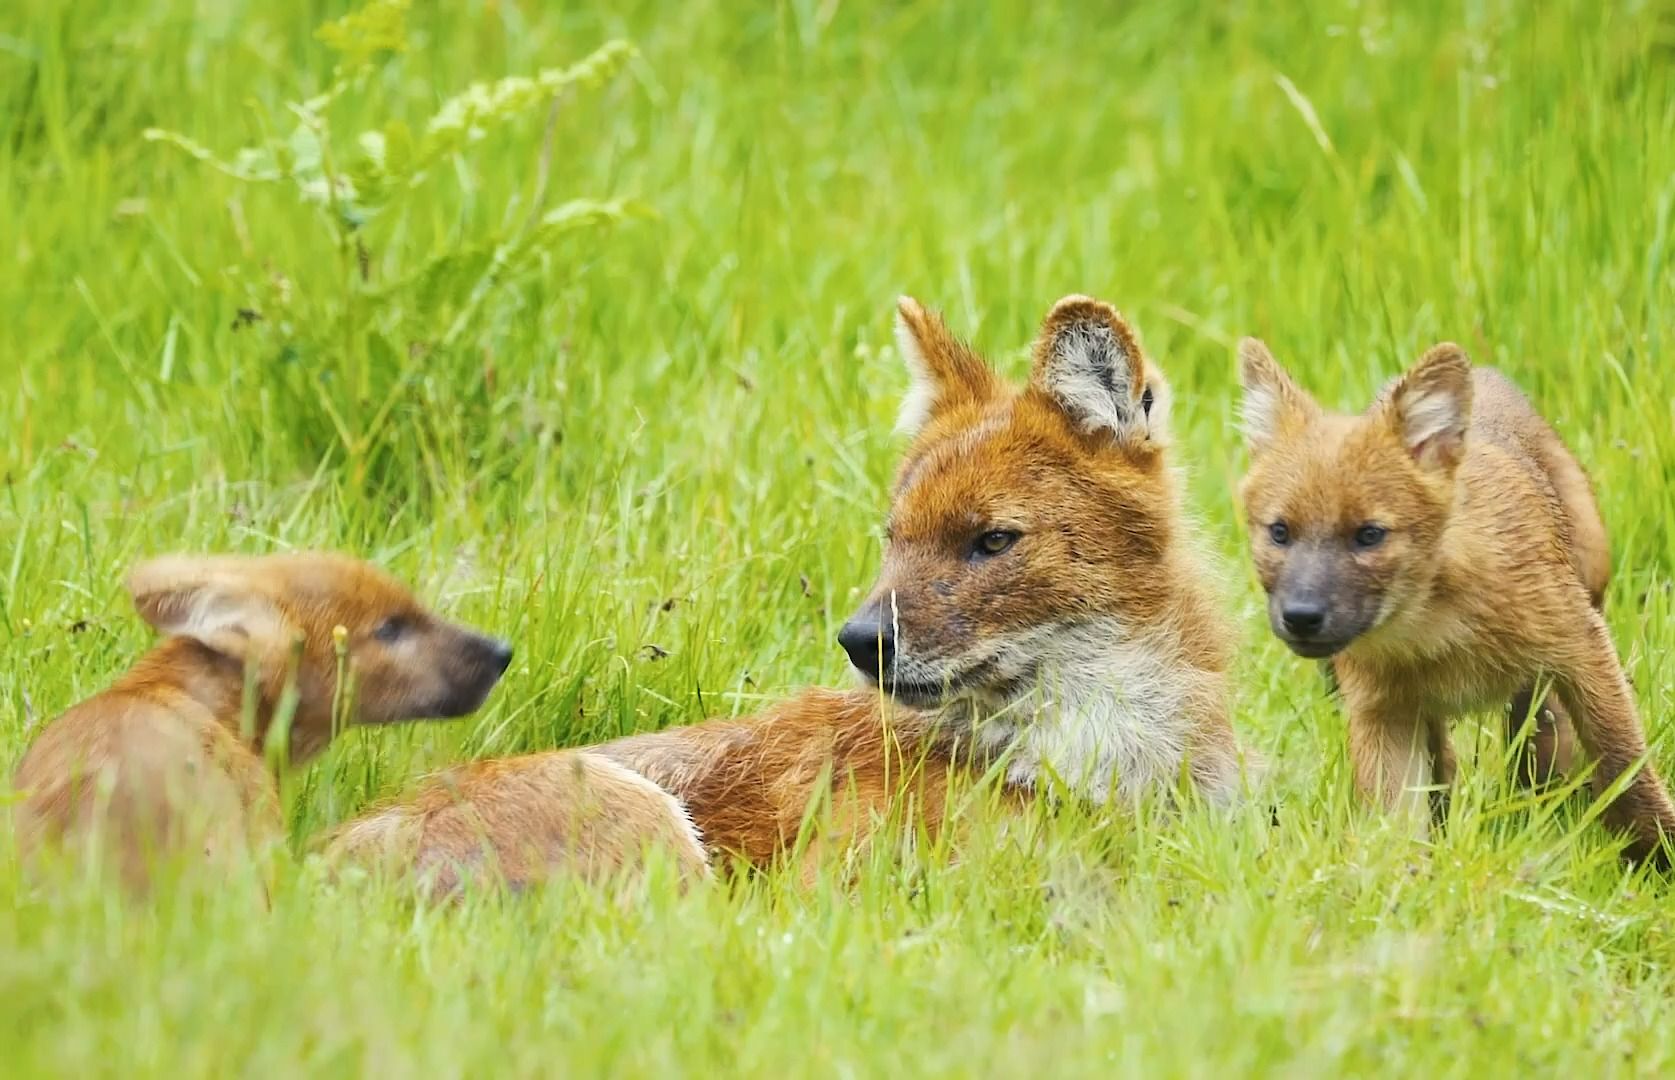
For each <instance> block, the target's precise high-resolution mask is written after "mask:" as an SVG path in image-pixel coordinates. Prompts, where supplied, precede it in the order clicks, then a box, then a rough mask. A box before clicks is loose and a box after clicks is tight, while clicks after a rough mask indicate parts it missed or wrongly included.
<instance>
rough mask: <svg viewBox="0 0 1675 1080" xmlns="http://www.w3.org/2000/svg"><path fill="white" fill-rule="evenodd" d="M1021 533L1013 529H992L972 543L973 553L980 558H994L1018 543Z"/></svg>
mask: <svg viewBox="0 0 1675 1080" xmlns="http://www.w3.org/2000/svg"><path fill="white" fill-rule="evenodd" d="M1019 535H1020V534H1019V533H1017V532H1016V531H1014V530H1012V529H990V530H989V531H988V532H986V533H984V534H983V535H982V536H979V537H978V538H977V539H976V541H975V542H973V543H972V545H971V554H972V555H973V556H974V557H976V558H979V559H988V558H992V557H994V556H996V555H999V554H1000V553H1001V552H1003V551H1005V550H1006V549H1007V548H1009V547H1011V546H1012V545H1013V544H1016V543H1017V542H1018V537H1019Z"/></svg>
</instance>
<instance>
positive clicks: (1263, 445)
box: [1239, 337, 1320, 456]
mask: <svg viewBox="0 0 1675 1080" xmlns="http://www.w3.org/2000/svg"><path fill="white" fill-rule="evenodd" d="M1239 385H1240V386H1242V387H1243V388H1244V397H1243V398H1242V399H1241V401H1240V405H1239V411H1240V421H1241V426H1242V427H1243V428H1244V432H1245V446H1246V447H1247V448H1248V449H1249V450H1250V452H1251V454H1252V456H1255V455H1257V454H1263V453H1266V452H1267V451H1268V450H1269V449H1271V448H1272V447H1273V446H1274V444H1275V443H1277V442H1279V441H1280V440H1281V439H1283V438H1285V437H1286V436H1287V435H1288V434H1290V433H1292V432H1295V431H1298V430H1300V429H1301V428H1303V427H1305V426H1306V425H1307V424H1308V423H1309V422H1310V421H1312V420H1313V419H1314V418H1315V417H1317V416H1319V415H1320V406H1318V405H1316V404H1315V402H1314V399H1313V398H1311V397H1310V396H1309V395H1308V392H1307V391H1305V390H1304V389H1303V388H1302V387H1300V386H1298V385H1297V384H1296V383H1295V382H1294V381H1292V378H1291V376H1290V375H1288V374H1286V371H1285V369H1284V368H1282V367H1280V364H1279V361H1278V360H1275V359H1274V354H1273V353H1271V352H1269V351H1268V346H1266V345H1264V344H1262V342H1260V341H1258V340H1257V339H1256V338H1252V337H1248V338H1244V339H1243V340H1241V341H1240V342H1239Z"/></svg>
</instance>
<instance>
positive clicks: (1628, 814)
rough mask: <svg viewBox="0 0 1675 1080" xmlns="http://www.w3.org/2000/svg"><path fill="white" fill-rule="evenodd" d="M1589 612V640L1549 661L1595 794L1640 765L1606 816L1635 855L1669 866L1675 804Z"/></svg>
mask: <svg viewBox="0 0 1675 1080" xmlns="http://www.w3.org/2000/svg"><path fill="white" fill-rule="evenodd" d="M1586 617H1587V636H1586V641H1585V642H1584V643H1579V644H1578V645H1577V646H1576V647H1575V648H1574V649H1573V650H1572V651H1571V652H1570V653H1569V654H1568V655H1561V656H1557V657H1555V658H1554V660H1553V663H1552V664H1551V666H1552V667H1553V669H1554V671H1555V673H1556V676H1557V688H1558V692H1559V698H1560V700H1561V701H1563V702H1564V704H1565V707H1566V709H1568V710H1569V712H1570V715H1571V720H1572V721H1573V723H1574V724H1575V726H1576V734H1577V736H1578V737H1579V738H1580V739H1581V740H1582V746H1583V748H1584V749H1585V750H1587V751H1588V753H1589V754H1591V755H1592V756H1593V758H1594V761H1595V765H1594V775H1593V782H1594V791H1595V792H1596V793H1597V792H1602V791H1604V790H1605V789H1606V788H1608V787H1610V786H1611V785H1612V784H1613V783H1614V782H1615V781H1616V780H1617V779H1618V778H1619V777H1620V776H1622V774H1623V773H1624V772H1625V771H1626V770H1628V769H1631V768H1634V767H1635V766H1636V765H1637V764H1638V765H1639V771H1638V772H1637V773H1636V774H1635V776H1634V779H1633V780H1631V781H1630V782H1629V784H1628V787H1627V788H1625V789H1624V790H1623V792H1622V794H1620V795H1618V796H1617V798H1616V799H1615V800H1613V802H1612V804H1611V806H1610V807H1609V808H1608V809H1607V810H1606V812H1605V819H1606V821H1608V822H1609V823H1610V824H1611V825H1612V826H1614V827H1615V828H1618V829H1622V830H1624V831H1626V832H1627V833H1628V834H1629V837H1630V841H1629V847H1628V854H1629V856H1630V857H1631V858H1633V859H1637V860H1638V859H1648V858H1650V859H1654V860H1655V861H1657V862H1658V863H1659V864H1660V865H1667V863H1668V861H1669V851H1668V849H1667V848H1665V847H1664V837H1666V836H1667V837H1670V838H1671V839H1675V804H1671V803H1670V801H1669V794H1668V792H1667V791H1665V790H1664V786H1663V782H1662V781H1661V780H1659V779H1658V774H1657V772H1656V771H1655V770H1654V769H1653V768H1652V765H1651V762H1650V761H1646V762H1645V763H1644V764H1640V763H1641V760H1642V758H1644V757H1645V754H1646V736H1645V733H1644V732H1643V731H1642V729H1641V727H1640V717H1639V715H1638V714H1637V713H1636V711H1635V707H1634V697H1633V695H1632V694H1631V693H1630V692H1629V688H1628V680H1627V679H1625V678H1624V677H1623V668H1622V665H1621V664H1620V663H1618V661H1617V652H1616V650H1615V649H1614V648H1613V647H1612V645H1611V635H1610V632H1609V631H1608V630H1607V629H1606V626H1605V621H1604V620H1603V619H1602V618H1600V616H1599V614H1598V613H1597V612H1595V611H1593V610H1592V609H1591V608H1590V609H1588V611H1587V616H1586Z"/></svg>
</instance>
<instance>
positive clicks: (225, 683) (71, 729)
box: [16, 554, 512, 888]
mask: <svg viewBox="0 0 1675 1080" xmlns="http://www.w3.org/2000/svg"><path fill="white" fill-rule="evenodd" d="M128 589H129V591H130V592H131V593H132V594H133V598H134V605H135V607H136V608H138V609H139V613H140V615H141V616H142V617H144V619H145V620H146V621H147V622H148V623H150V624H151V625H152V626H154V627H156V628H157V630H158V631H160V632H161V633H162V634H164V635H165V640H164V641H163V642H162V643H161V644H159V645H158V646H157V647H156V648H154V649H152V650H151V651H150V652H149V653H147V654H145V655H144V656H142V657H141V658H140V659H139V661H138V662H137V663H135V665H134V666H133V668H132V669H130V670H129V671H128V672H127V674H125V675H123V676H122V677H121V678H120V679H118V680H117V681H116V683H115V684H114V685H113V686H112V687H111V688H110V689H108V690H106V691H105V692H104V693H102V694H99V695H98V696H96V697H93V698H90V699H88V700H87V701H84V702H82V703H81V704H80V705H77V706H75V707H74V708H72V709H71V710H70V711H69V712H66V713H65V714H64V715H62V716H60V717H58V718H57V719H56V720H54V721H53V722H52V723H50V724H48V725H47V726H46V728H45V729H44V730H43V731H42V732H41V734H40V736H39V738H37V739H36V740H35V742H34V744H33V745H31V746H30V747H29V749H28V751H27V752H26V753H25V754H24V756H23V760H22V762H21V763H19V765H18V769H17V776H16V786H17V789H18V791H19V793H20V794H21V796H22V800H21V803H20V805H19V807H18V809H17V811H16V814H17V817H16V827H17V831H18V838H19V847H20V850H21V851H22V853H23V854H24V855H25V856H30V855H33V854H35V853H36V851H37V850H38V849H39V848H41V847H42V846H43V845H45V844H48V843H54V842H65V841H88V842H92V843H94V844H96V845H98V847H99V848H100V851H101V853H108V854H110V855H111V856H112V857H113V860H114V865H115V867H116V868H117V869H118V870H119V872H120V873H121V876H122V877H123V879H124V880H125V881H126V882H127V883H128V884H130V885H132V886H134V887H136V888H142V887H143V886H144V885H145V884H146V883H147V881H148V879H149V876H150V870H151V868H152V864H153V862H154V860H155V859H156V858H157V857H159V856H167V855H170V854H174V853H180V852H190V851H195V850H197V849H198V848H200V847H201V849H202V850H203V852H204V854H205V855H206V856H208V857H210V858H211V859H221V858H224V857H226V856H228V855H233V854H237V853H240V852H248V851H250V850H252V849H253V848H256V847H259V846H261V845H264V844H266V843H269V842H271V841H275V840H278V839H279V838H280V837H282V835H283V830H282V826H281V822H280V815H279V800H278V792H277V790H276V787H275V784H274V780H273V776H272V774H271V773H270V772H269V769H268V767H267V765H266V764H265V763H264V761H263V758H262V748H263V746H264V743H265V741H266V739H267V736H268V732H269V727H270V725H271V724H272V723H273V722H274V721H275V717H276V714H278V715H279V716H281V717H283V716H284V715H285V714H286V713H287V712H288V713H289V716H290V720H289V753H290V758H291V760H292V761H298V762H300V761H305V760H307V759H308V758H310V757H313V756H314V755H315V754H317V753H318V752H319V751H320V750H321V749H322V748H324V747H325V745H326V744H327V743H328V742H329V741H330V740H331V738H332V736H333V734H334V730H333V725H334V710H336V709H339V708H340V707H342V706H346V705H348V704H350V703H351V702H352V711H351V712H350V715H349V717H348V718H349V719H351V720H356V721H359V722H361V723H369V724H381V723H390V722H393V721H399V720H418V719H422V718H426V717H453V716H463V715H465V714H466V713H469V712H471V711H473V710H474V709H476V708H477V707H478V706H479V705H481V704H482V703H483V699H484V698H485V697H486V696H487V695H488V692H489V690H490V689H492V688H493V687H494V684H495V683H496V682H497V681H498V680H499V679H500V675H501V673H502V672H504V671H505V670H506V665H507V664H508V663H509V662H510V660H511V655H512V654H511V649H510V648H509V647H508V646H507V645H506V644H505V643H503V642H500V641H496V640H494V639H492V638H487V637H484V636H482V635H481V634H477V633H474V632H472V631H470V630H466V629H464V628H462V627H458V626H454V625H452V624H450V623H447V622H444V621H443V620H441V619H439V618H437V617H436V616H435V615H433V614H431V613H430V612H428V611H426V610H425V609H424V608H423V607H421V606H420V605H419V603H418V601H417V600H415V599H414V598H413V596H412V594H411V593H409V592H408V591H407V589H405V588H404V587H403V586H402V585H401V584H400V583H398V582H396V581H395V580H394V579H392V578H390V577H389V576H388V575H387V574H384V573H383V572H381V571H379V570H378V569H376V568H375V567H372V566H370V565H368V564H366V563H362V562H358V561H356V560H353V559H348V558H344V557H341V556H336V555H323V554H304V555H272V556H267V557H260V558H243V557H231V556H219V557H201V556H184V555H181V556H169V557H165V558H160V559H156V560H153V561H151V562H147V563H144V564H143V565H141V566H139V567H138V568H137V569H135V570H134V571H133V573H132V574H131V575H130V576H129V578H128ZM338 628H341V633H339V630H338ZM334 635H335V636H334ZM339 638H340V639H341V645H340V644H339ZM340 648H341V649H342V651H343V656H342V657H341V659H340V657H339V655H338V653H339V649H340ZM340 672H348V673H349V676H348V681H349V682H351V683H352V685H340V682H339V673H340ZM282 702H285V704H284V705H282V704H281V703H282ZM293 703H294V711H293V710H291V708H290V706H291V705H292V704H293Z"/></svg>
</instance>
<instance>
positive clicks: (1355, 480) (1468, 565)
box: [1240, 339, 1675, 858]
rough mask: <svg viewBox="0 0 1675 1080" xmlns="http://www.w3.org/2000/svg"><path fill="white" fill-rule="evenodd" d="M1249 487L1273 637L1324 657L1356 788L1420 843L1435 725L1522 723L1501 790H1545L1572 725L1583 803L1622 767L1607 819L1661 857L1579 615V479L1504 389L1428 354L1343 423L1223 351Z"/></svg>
mask: <svg viewBox="0 0 1675 1080" xmlns="http://www.w3.org/2000/svg"><path fill="white" fill-rule="evenodd" d="M1240 374H1241V379H1242V382H1243V384H1244V407H1243V411H1244V422H1245V430H1246V439H1247V442H1248V444H1249V448H1250V451H1251V466H1250V471H1249V474H1248V475H1247V476H1246V477H1245V480H1244V483H1243V485H1242V489H1241V499H1242V501H1243V503H1244V508H1245V514H1246V519H1247V524H1248V526H1249V530H1250V542H1251V549H1252V553H1253V556H1254V560H1255V563H1256V571H1257V576H1258V577H1259V578H1260V579H1261V582H1262V586H1263V588H1264V589H1265V590H1267V593H1268V614H1269V621H1270V622H1271V624H1272V626H1273V630H1274V632H1275V634H1277V635H1278V636H1279V637H1280V639H1281V640H1283V641H1284V642H1285V643H1286V644H1287V645H1288V646H1290V647H1291V649H1292V650H1293V651H1294V652H1297V653H1298V654H1300V655H1302V656H1307V657H1316V658H1325V657H1330V658H1331V664H1332V668H1333V672H1334V674H1335V676H1336V680H1337V684H1338V687H1339V690H1340V692H1341V694H1342V697H1343V700H1344V704H1345V706H1346V708H1347V711H1348V718H1349V750H1350V758H1351V761H1352V764H1353V767H1354V771H1355V779H1356V783H1357V786H1358V787H1359V789H1360V790H1361V792H1362V793H1363V794H1364V795H1365V796H1366V797H1367V798H1369V799H1371V800H1373V801H1374V802H1376V803H1378V804H1380V805H1382V806H1385V807H1388V808H1392V809H1397V810H1400V811H1402V812H1405V813H1408V814H1411V815H1413V816H1414V817H1415V818H1416V824H1417V825H1418V826H1419V827H1421V828H1423V827H1424V825H1425V814H1424V812H1423V811H1424V808H1425V805H1426V799H1425V796H1424V794H1423V792H1422V790H1420V789H1424V788H1426V787H1430V786H1433V785H1436V786H1438V787H1441V788H1443V789H1444V790H1445V789H1446V785H1447V784H1448V783H1450V781H1451V780H1452V777H1453V774H1454V755H1453V751H1452V748H1451V745H1450V743H1449V739H1448V731H1447V722H1448V720H1449V719H1450V718H1451V717H1453V716H1455V715H1457V714H1459V713H1461V712H1464V711H1468V710H1471V709H1475V708H1480V707H1484V706H1490V705H1497V704H1498V705H1504V704H1505V703H1506V702H1508V701H1509V700H1511V701H1512V705H1511V707H1510V708H1509V709H1508V710H1507V724H1508V732H1509V734H1511V735H1517V734H1518V733H1519V732H1520V731H1521V730H1522V729H1523V728H1524V726H1525V725H1526V723H1527V722H1528V720H1529V717H1530V712H1531V704H1532V702H1533V699H1534V694H1535V692H1536V690H1537V688H1538V686H1540V685H1542V684H1543V683H1544V682H1545V681H1546V680H1551V684H1552V687H1553V690H1554V691H1555V695H1556V698H1557V700H1556V701H1552V700H1550V701H1548V702H1547V703H1546V704H1545V706H1544V707H1542V708H1540V709H1538V710H1537V711H1536V716H1535V720H1536V727H1535V731H1534V738H1533V739H1531V740H1530V741H1529V742H1528V743H1524V744H1521V747H1520V752H1521V754H1522V755H1523V756H1522V758H1521V759H1520V771H1521V772H1522V773H1523V775H1524V778H1526V779H1537V780H1539V779H1541V778H1544V777H1546V776H1548V775H1550V774H1551V773H1553V772H1555V771H1560V770H1562V769H1563V767H1564V765H1565V762H1566V759H1568V757H1569V754H1570V740H1571V737H1572V730H1573V728H1572V725H1574V733H1575V735H1577V736H1579V737H1580V739H1581V743H1582V746H1583V748H1584V749H1585V750H1586V751H1587V752H1588V753H1589V754H1590V755H1591V756H1592V757H1593V758H1594V759H1595V769H1594V773H1593V782H1594V785H1595V788H1596V790H1601V789H1604V788H1606V787H1608V786H1609V785H1611V784H1612V783H1613V782H1614V781H1616V780H1617V779H1618V778H1619V777H1620V776H1621V775H1622V774H1623V773H1624V771H1625V770H1629V769H1633V768H1635V767H1637V766H1638V767H1639V771H1638V772H1637V773H1635V775H1634V777H1633V779H1632V780H1631V781H1630V782H1629V784H1628V786H1627V789H1626V790H1625V791H1624V792H1623V793H1622V794H1621V795H1620V796H1619V797H1618V798H1616V799H1615V800H1614V802H1613V803H1612V805H1611V807H1610V808H1609V811H1608V814H1607V820H1608V821H1610V822H1611V823H1613V824H1614V825H1616V826H1617V827H1619V828H1621V829H1624V830H1626V831H1627V832H1628V834H1629V838H1630V842H1629V848H1628V852H1629V854H1630V855H1631V857H1635V858H1644V857H1649V856H1657V857H1659V858H1664V857H1666V856H1665V853H1664V850H1663V848H1662V840H1661V838H1662V836H1663V835H1665V834H1669V833H1672V832H1675V807H1672V806H1671V803H1670V800H1669V797H1668V795H1667V794H1666V793H1665V791H1664V788H1663V785H1662V783H1660V782H1659V780H1658V777H1657V774H1656V772H1654V771H1653V769H1652V767H1651V766H1650V765H1649V764H1645V765H1642V764H1641V759H1642V757H1643V756H1644V755H1645V753H1646V740H1645V736H1644V735H1643V733H1642V731H1641V727H1640V721H1639V718H1638V717H1637V715H1636V713H1635V707H1634V701H1633V698H1632V696H1631V695H1630V691H1629V687H1628V684H1627V682H1626V681H1625V679H1624V677H1623V672H1622V668H1621V667H1620V666H1619V664H1618V662H1617V656H1616V652H1615V650H1614V649H1613V648H1612V644H1611V639H1610V636H1609V634H1608V632H1607V630H1606V625H1605V620H1604V619H1603V618H1601V616H1600V612H1599V608H1600V605H1601V603H1602V601H1603V598H1604V594H1605V587H1606V583H1607V579H1608V576H1609V572H1610V558H1609V551H1608V546H1607V542H1606V536H1605V527H1604V525H1603V524H1602V522H1601V520H1600V516H1599V511H1598V509H1597V507H1596V506H1595V503H1594V497H1593V492H1592V490H1591V488H1590V487H1589V484H1588V480H1587V477H1586V475H1585V474H1584V473H1583V472H1582V469H1581V466H1579V465H1578V464H1577V463H1576V460H1575V459H1574V458H1573V457H1572V456H1571V455H1570V453H1569V451H1567V450H1566V449H1565V447H1564V444H1563V443H1561V442H1560V441H1559V437H1558V436H1557V435H1556V434H1555V433H1554V432H1553V430H1552V428H1550V427H1549V426H1548V425H1547V423H1546V422H1545V421H1544V420H1542V418H1541V417H1540V416H1538V415H1537V414H1536V412H1535V411H1534V409H1532V408H1531V407H1530V404H1529V402H1528V401H1526V400H1525V399H1524V397H1523V395H1522V394H1521V393H1519V391H1518V389H1517V387H1515V386H1514V385H1513V384H1512V383H1511V382H1510V381H1508V380H1507V379H1506V378H1505V377H1504V376H1502V375H1500V374H1499V373H1497V372H1495V371H1492V370H1488V369H1484V368H1477V369H1473V368H1472V366H1471V364H1470V362H1469V361H1468V360H1467V359H1466V355H1465V353H1464V352H1463V351H1462V350H1461V349H1460V348H1459V346H1457V345H1452V344H1442V345H1437V346H1436V347H1434V348H1432V349H1431V350H1430V351H1429V352H1427V353H1426V354H1425V356H1424V357H1423V359H1421V360H1420V361H1419V363H1418V364H1417V365H1416V366H1415V367H1414V368H1413V369H1412V370H1410V371H1409V372H1408V373H1407V374H1406V375H1404V376H1402V377H1401V378H1400V379H1398V380H1396V381H1395V382H1393V383H1392V384H1391V385H1390V386H1388V387H1387V388H1386V389H1385V391H1384V392H1383V393H1382V394H1380V395H1379V398H1378V400H1376V401H1375V402H1374V403H1373V405H1372V406H1371V408H1370V409H1369V410H1368V411H1367V412H1365V413H1363V414H1361V415H1359V416H1345V415H1336V414H1332V413H1329V412H1326V411H1325V410H1323V409H1321V407H1320V406H1319V405H1317V404H1316V403H1315V402H1314V400H1313V399H1312V398H1310V397H1309V395H1308V394H1307V393H1305V392H1304V391H1303V390H1302V389H1301V388H1300V387H1299V386H1298V385H1297V384H1296V383H1295V382H1293V381H1292V379H1291V378H1290V377H1289V376H1288V375H1287V374H1286V373H1285V371H1284V370H1283V369H1282V368H1281V367H1280V366H1279V364H1278V363H1277V362H1276V361H1275V360H1274V358H1273V356H1272V355H1271V354H1270V353H1269V352H1268V350H1267V348H1266V347H1265V346H1264V345H1263V344H1262V343H1261V342H1259V341H1255V340H1253V339H1247V340H1245V341H1244V342H1243V343H1241V345H1240Z"/></svg>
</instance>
